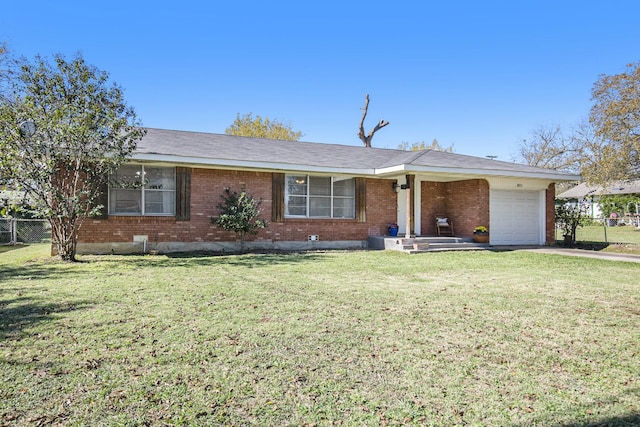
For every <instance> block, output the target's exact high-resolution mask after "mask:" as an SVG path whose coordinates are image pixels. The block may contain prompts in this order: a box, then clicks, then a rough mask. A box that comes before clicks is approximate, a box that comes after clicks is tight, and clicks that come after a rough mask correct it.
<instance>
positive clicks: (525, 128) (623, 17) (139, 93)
mask: <svg viewBox="0 0 640 427" xmlns="http://www.w3.org/2000/svg"><path fill="white" fill-rule="evenodd" d="M98 4H99V6H97V5H98ZM638 16H640V2H638V1H637V0H621V1H617V0H612V1H610V2H602V1H591V0H582V1H573V0H571V1H562V0H554V1H548V0H538V1H513V0H511V1H490V0H488V1H484V2H479V1H477V0H476V1H466V0H460V1H456V2H450V1H439V2H434V1H429V0H423V1H418V0H416V1H402V0H396V1H395V2H393V4H392V2H379V1H376V0H369V1H359V0H358V1H349V0H341V1H334V0H323V1H322V2H317V1H311V0H309V1H300V0H296V1H278V0H273V1H270V2H266V1H254V0H247V1H234V2H231V1H226V2H221V1H188V0H185V1H182V2H166V4H165V3H163V2H146V1H135V0H129V1H121V0H112V1H109V2H100V3H95V2H76V1H63V0H61V1H55V2H54V1H31V2H27V3H25V2H18V1H12V2H6V3H5V4H3V6H2V14H1V15H0V40H1V41H6V42H7V43H8V45H9V48H10V49H11V50H12V51H14V52H15V53H17V54H19V55H23V56H26V57H28V58H33V57H34V56H35V55H36V54H40V55H43V56H47V57H51V56H52V55H53V54H55V53H62V54H64V55H66V56H68V57H72V56H73V55H74V54H75V53H76V52H81V53H82V54H83V56H84V58H85V60H86V61H87V62H88V63H90V64H93V65H95V66H97V67H98V68H99V69H101V70H105V71H108V72H109V73H110V75H111V78H112V80H113V81H115V82H117V83H118V84H120V85H121V86H122V87H123V88H124V89H125V95H126V99H127V102H128V103H129V104H130V105H132V106H133V107H134V108H135V110H136V112H137V114H138V116H139V118H140V119H141V120H142V123H143V125H144V126H147V127H158V128H166V129H179V130H192V131H203V132H214V133H224V130H225V129H226V128H227V127H228V126H229V125H230V124H231V123H232V122H233V120H234V119H235V118H236V115H237V114H238V113H240V114H245V113H253V114H254V115H260V116H262V117H269V118H271V119H278V120H281V121H283V122H285V123H289V124H290V125H291V126H292V128H293V129H294V130H299V131H302V132H303V134H304V136H303V137H302V140H305V141H313V142H330V143H339V144H347V145H362V143H361V142H360V140H359V139H358V137H357V131H358V124H359V121H360V117H361V114H362V111H361V108H362V106H363V105H364V97H365V94H369V95H370V98H371V103H370V106H369V114H368V116H367V121H366V122H365V130H366V131H367V132H368V131H369V130H370V129H371V128H372V127H373V126H374V125H375V124H376V123H377V122H378V120H380V119H385V120H388V121H389V122H391V124H390V125H389V126H387V127H385V128H383V129H382V130H380V131H379V132H378V133H376V136H375V137H374V138H373V146H374V147H380V148H384V147H386V148H396V147H397V146H398V145H399V144H400V143H402V142H404V141H406V142H409V143H414V142H421V141H425V142H427V143H430V142H431V141H432V140H433V139H434V138H436V139H437V140H438V141H439V142H440V144H441V145H443V146H445V147H448V146H450V145H453V148H454V151H455V152H457V153H461V154H468V155H473V156H480V157H483V156H486V155H496V156H498V159H500V160H511V158H512V156H513V155H514V154H515V153H516V152H517V149H518V146H519V144H520V142H521V141H522V140H523V139H524V138H528V137H529V136H530V133H531V131H532V130H533V129H535V128H537V127H539V126H548V125H555V124H559V125H561V126H563V127H565V128H567V129H569V128H571V127H572V126H574V125H575V124H577V123H578V122H579V121H581V120H584V119H586V118H587V116H588V113H589V109H590V106H591V100H590V98H591V93H590V92H591V88H592V85H593V83H594V82H595V81H596V80H597V79H598V76H599V75H601V74H616V73H619V72H622V71H624V67H625V65H626V64H628V63H631V62H637V61H639V60H640V50H639V48H640V31H638V26H637V19H638Z"/></svg>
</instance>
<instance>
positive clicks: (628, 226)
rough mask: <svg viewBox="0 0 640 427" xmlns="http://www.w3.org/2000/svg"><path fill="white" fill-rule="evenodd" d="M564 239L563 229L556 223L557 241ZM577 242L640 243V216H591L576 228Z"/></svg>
mask: <svg viewBox="0 0 640 427" xmlns="http://www.w3.org/2000/svg"><path fill="white" fill-rule="evenodd" d="M563 240H564V236H563V235H562V230H561V228H560V227H559V226H558V225H556V241H557V242H558V243H561V242H562V241H563ZM576 243H595V244H622V245H640V216H637V215H626V216H618V217H616V218H590V219H589V220H588V221H587V222H586V224H585V225H583V226H582V227H578V228H577V229H576Z"/></svg>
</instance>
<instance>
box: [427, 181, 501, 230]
mask: <svg viewBox="0 0 640 427" xmlns="http://www.w3.org/2000/svg"><path fill="white" fill-rule="evenodd" d="M420 198H421V204H422V213H421V218H420V228H421V231H422V233H421V234H423V235H427V236H433V235H435V234H436V229H435V228H436V227H435V218H436V216H437V215H444V216H447V217H448V218H449V219H450V220H451V221H452V222H453V227H454V231H455V234H456V236H460V237H470V236H473V229H474V228H475V227H477V226H479V225H484V226H485V227H489V183H488V182H487V181H485V180H483V179H470V180H466V181H452V182H431V181H423V182H422V186H421V193H420Z"/></svg>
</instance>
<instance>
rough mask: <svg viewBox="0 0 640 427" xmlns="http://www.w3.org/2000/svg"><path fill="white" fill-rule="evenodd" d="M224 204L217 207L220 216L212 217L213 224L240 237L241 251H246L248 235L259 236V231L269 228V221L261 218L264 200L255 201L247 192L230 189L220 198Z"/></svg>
mask: <svg viewBox="0 0 640 427" xmlns="http://www.w3.org/2000/svg"><path fill="white" fill-rule="evenodd" d="M220 197H221V198H222V202H220V203H218V205H217V206H216V207H217V208H218V210H219V211H220V215H219V216H217V217H212V218H211V222H212V223H214V224H215V225H217V226H218V227H220V228H223V229H225V230H227V231H233V232H234V233H236V234H237V235H238V236H240V251H241V252H242V251H244V242H245V240H246V236H247V234H257V233H258V230H260V229H261V228H266V227H267V225H268V224H267V221H266V220H264V219H262V218H260V214H261V213H262V210H261V209H260V205H261V204H262V200H255V199H254V198H253V197H251V196H250V195H248V194H247V193H246V192H245V191H242V192H240V193H239V194H238V193H237V192H236V191H233V192H232V191H231V190H230V189H229V188H226V189H225V190H224V193H223V194H222V195H221V196H220Z"/></svg>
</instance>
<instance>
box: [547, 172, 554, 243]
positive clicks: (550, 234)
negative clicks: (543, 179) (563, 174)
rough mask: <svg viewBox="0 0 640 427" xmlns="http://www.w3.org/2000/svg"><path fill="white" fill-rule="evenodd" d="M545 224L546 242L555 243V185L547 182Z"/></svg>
mask: <svg viewBox="0 0 640 427" xmlns="http://www.w3.org/2000/svg"><path fill="white" fill-rule="evenodd" d="M545 201H546V209H545V214H546V215H545V225H546V230H547V234H546V244H547V245H554V244H555V243H556V185H555V184H549V187H548V188H547V190H546V194H545Z"/></svg>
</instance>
